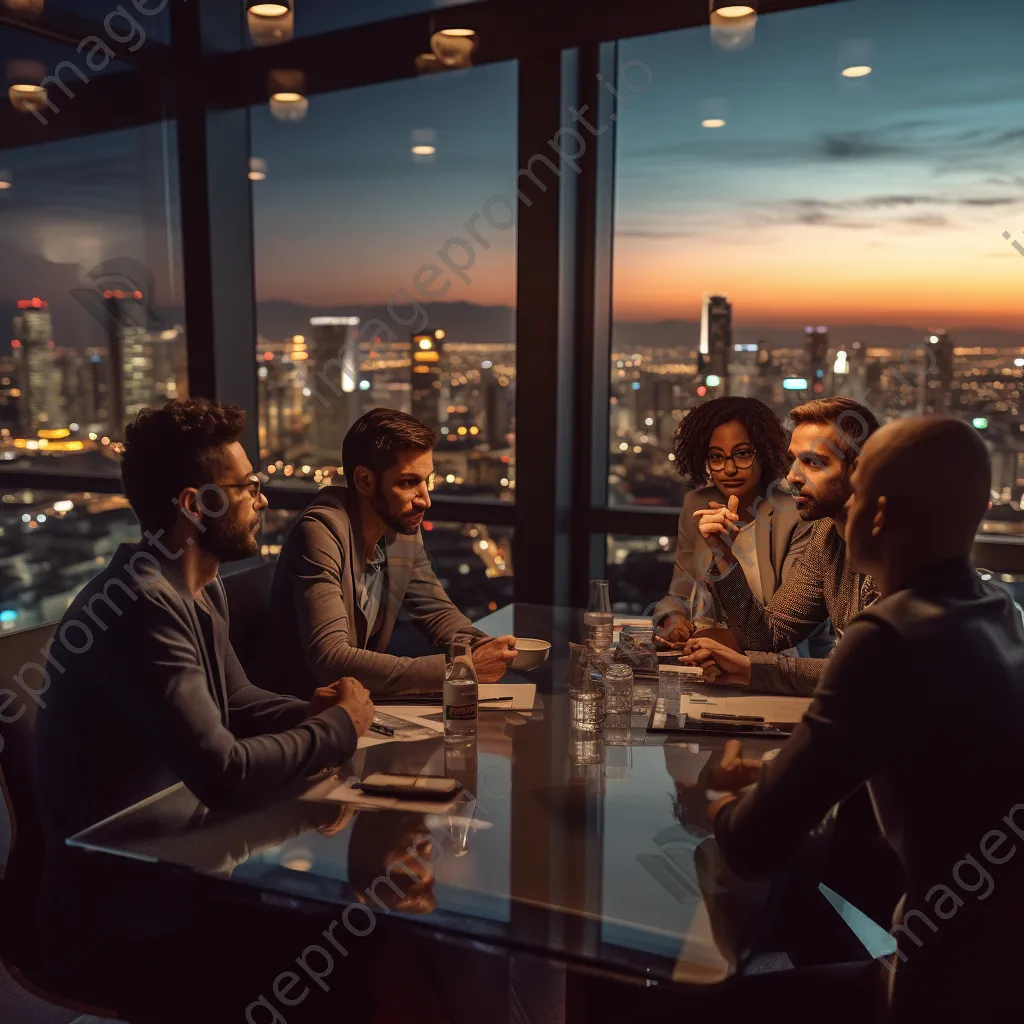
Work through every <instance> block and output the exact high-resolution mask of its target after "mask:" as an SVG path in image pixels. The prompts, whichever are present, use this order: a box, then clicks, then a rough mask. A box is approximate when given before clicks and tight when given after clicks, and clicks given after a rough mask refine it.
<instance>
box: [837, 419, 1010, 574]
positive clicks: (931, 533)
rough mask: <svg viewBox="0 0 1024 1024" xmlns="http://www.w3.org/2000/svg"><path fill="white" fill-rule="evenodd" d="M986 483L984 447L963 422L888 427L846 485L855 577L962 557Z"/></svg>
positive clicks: (982, 507)
mask: <svg viewBox="0 0 1024 1024" xmlns="http://www.w3.org/2000/svg"><path fill="white" fill-rule="evenodd" d="M991 480H992V470H991V466H990V463H989V457H988V451H987V449H986V448H985V443H984V441H982V439H981V437H980V435H979V434H978V432H977V431H976V430H975V429H974V428H973V427H971V426H969V425H968V424H966V423H964V422H963V421H962V420H955V419H951V418H948V417H922V418H914V419H906V420H897V421H896V422H895V423H889V424H887V425H886V426H884V427H882V428H881V429H880V430H878V431H877V432H876V433H875V434H873V435H872V436H871V437H870V438H869V439H868V441H867V442H866V443H865V445H864V449H863V451H862V452H861V456H860V459H859V460H858V463H857V468H856V470H855V471H854V474H853V478H852V481H851V482H852V484H853V496H852V497H851V499H850V503H849V506H848V508H849V513H848V519H847V525H846V540H847V545H848V548H849V553H850V558H851V560H852V561H853V563H854V565H856V566H857V567H858V568H859V569H861V570H862V571H865V572H878V571H879V570H880V569H882V568H885V567H886V566H887V563H891V562H893V561H894V560H900V561H901V562H902V563H905V564H908V565H912V564H927V563H928V562H934V561H939V560H940V559H943V558H955V557H969V556H970V553H971V546H972V544H973V542H974V535H975V532H976V530H977V528H978V524H979V523H980V522H981V519H982V517H983V516H984V515H985V512H986V511H987V509H988V502H989V488H990V487H991ZM890 568H891V566H890Z"/></svg>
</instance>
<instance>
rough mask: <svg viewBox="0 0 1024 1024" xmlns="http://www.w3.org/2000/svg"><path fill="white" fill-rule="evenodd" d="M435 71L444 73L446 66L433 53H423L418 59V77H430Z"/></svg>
mask: <svg viewBox="0 0 1024 1024" xmlns="http://www.w3.org/2000/svg"><path fill="white" fill-rule="evenodd" d="M435 71H444V65H443V64H442V63H441V62H440V61H439V60H438V59H437V57H435V56H434V55H433V54H432V53H421V54H420V55H419V56H418V57H417V58H416V73H417V74H418V75H430V74H433V73H434V72H435Z"/></svg>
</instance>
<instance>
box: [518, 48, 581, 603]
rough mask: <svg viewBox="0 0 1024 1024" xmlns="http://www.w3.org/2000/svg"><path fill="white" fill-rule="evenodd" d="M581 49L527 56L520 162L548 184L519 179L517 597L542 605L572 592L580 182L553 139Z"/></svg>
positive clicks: (522, 74) (522, 75)
mask: <svg viewBox="0 0 1024 1024" xmlns="http://www.w3.org/2000/svg"><path fill="white" fill-rule="evenodd" d="M572 58H573V59H572V65H573V67H572V70H571V73H570V74H567V75H565V76H563V56H562V54H561V53H559V52H553V53H550V54H545V55H544V56H542V57H532V58H529V59H528V60H524V61H520V62H519V131H518V152H519V156H518V163H519V166H520V167H521V168H524V169H525V168H529V169H531V170H533V172H534V173H535V174H536V176H537V179H538V181H539V183H540V184H539V185H535V184H534V183H533V182H532V181H531V180H530V179H529V178H527V177H523V178H521V179H518V180H519V185H520V190H519V193H518V203H517V219H518V237H517V247H516V292H517V296H518V299H517V309H516V381H517V384H516V533H515V541H514V545H515V556H516V562H515V564H516V577H515V579H516V600H518V601H527V602H530V603H532V604H542V605H560V604H565V603H567V602H568V599H569V585H568V582H569V571H570V566H569V533H570V520H571V505H572V472H573V459H572V443H573V438H572V432H571V426H572V405H573V391H574V388H573V383H574V382H573V374H572V362H571V360H572V344H573V338H572V329H573V328H572V324H573V321H574V317H573V299H574V297H575V296H574V292H573V288H574V286H573V274H574V267H573V265H572V260H573V258H574V250H575V226H574V220H575V202H574V193H575V186H576V182H575V173H574V172H573V171H572V170H571V168H570V167H569V166H568V165H567V164H564V163H562V162H561V161H560V160H559V157H558V155H557V153H556V152H555V151H554V150H553V149H552V148H551V146H550V145H549V143H550V142H551V140H552V139H554V138H555V136H556V134H557V133H558V131H559V130H560V129H561V128H562V127H563V124H564V121H565V120H566V119H567V117H568V114H567V111H566V108H565V105H564V104H565V102H566V100H567V97H563V83H565V84H568V85H571V87H572V88H573V89H575V85H576V72H575V64H576V60H575V54H573V55H572ZM541 157H543V158H544V159H545V160H547V161H548V162H547V163H545V162H543V160H540V158H541ZM531 161H533V162H532V163H531Z"/></svg>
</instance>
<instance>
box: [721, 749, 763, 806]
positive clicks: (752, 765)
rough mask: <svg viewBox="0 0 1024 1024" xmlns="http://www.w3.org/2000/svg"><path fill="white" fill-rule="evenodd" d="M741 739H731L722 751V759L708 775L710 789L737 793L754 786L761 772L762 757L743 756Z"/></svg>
mask: <svg viewBox="0 0 1024 1024" xmlns="http://www.w3.org/2000/svg"><path fill="white" fill-rule="evenodd" d="M741 753H742V749H741V747H740V741H739V740H729V742H728V743H726V745H725V750H723V751H722V760H721V761H719V763H718V764H717V765H715V767H714V768H713V769H712V770H711V773H710V774H709V775H708V789H712V790H718V791H719V792H721V791H723V790H728V791H729V792H730V793H735V792H736V791H737V790H740V789H743V788H744V787H745V786H752V785H753V784H754V783H755V782H757V780H758V778H759V777H760V774H761V758H759V757H741V756H740V755H741Z"/></svg>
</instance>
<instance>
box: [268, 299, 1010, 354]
mask: <svg viewBox="0 0 1024 1024" xmlns="http://www.w3.org/2000/svg"><path fill="white" fill-rule="evenodd" d="M421 308H423V309H425V310H426V313H427V317H428V323H427V326H428V328H429V329H431V330H435V329H437V328H438V327H440V328H442V329H443V330H444V332H445V334H446V336H447V340H448V341H451V342H467V341H476V342H487V343H494V342H499V343H500V342H505V343H508V342H512V341H514V340H515V331H516V314H515V310H514V309H511V308H510V307H508V306H478V305H475V304H474V303H471V302H435V303H431V304H430V305H429V306H424V307H421ZM258 311H259V321H258V325H259V332H260V334H261V335H263V336H264V337H265V338H269V339H271V340H273V339H280V338H285V337H287V336H289V335H292V334H305V333H308V331H309V320H310V317H313V316H358V317H359V318H360V319H361V320H363V321H364V322H365V321H367V320H370V319H379V320H382V321H383V322H384V323H385V324H387V325H388V326H389V327H390V328H391V329H392V330H394V332H395V333H396V334H397V335H398V336H399V337H401V334H402V332H403V331H409V330H410V329H411V328H412V327H418V326H419V324H420V323H421V322H422V316H423V315H422V313H421V312H419V311H418V310H416V309H415V308H413V307H407V308H405V309H397V310H396V311H395V312H396V316H392V315H391V314H390V313H389V312H388V310H387V308H386V307H385V306H374V305H370V306H353V305H346V306H331V307H323V308H317V307H312V306H304V305H301V304H299V303H294V302H283V301H274V302H261V303H260V304H259V307H258ZM398 320H403V321H406V322H407V323H409V325H410V327H402V326H401V325H400V323H399V322H398ZM808 322H809V321H808ZM803 328H804V325H799V326H794V327H747V326H743V327H739V326H738V327H735V328H734V329H733V341H734V342H735V343H736V344H752V343H754V342H757V341H766V342H768V344H769V346H770V347H772V348H786V347H788V346H793V345H799V344H802V342H803V338H804V330H803ZM927 332H928V327H922V328H920V329H916V328H913V327H894V326H889V325H885V324H881V325H879V324H863V325H838V326H835V327H832V328H830V330H829V337H830V339H831V340H833V341H835V342H838V343H840V344H850V343H852V342H854V341H864V342H868V343H870V344H871V345H877V346H883V347H893V348H905V347H907V346H909V345H914V344H917V343H918V342H920V341H921V340H922V338H923V337H924V336H925V335H926V334H927ZM950 334H951V335H952V337H953V340H954V341H955V342H956V343H957V344H958V345H983V346H991V347H993V348H1015V347H1020V346H1024V331H1016V332H1015V331H998V330H991V329H989V328H964V329H961V330H951V331H950ZM699 335H700V324H699V323H698V322H697V321H687V320H660V321H657V322H654V323H643V322H637V321H628V320H624V321H617V322H616V323H615V326H614V334H613V337H614V340H615V344H616V347H622V348H648V347H650V348H675V347H679V348H682V349H692V348H693V347H694V346H695V345H696V344H697V340H698V338H699Z"/></svg>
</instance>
